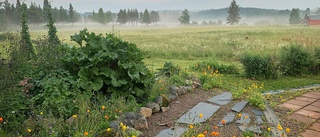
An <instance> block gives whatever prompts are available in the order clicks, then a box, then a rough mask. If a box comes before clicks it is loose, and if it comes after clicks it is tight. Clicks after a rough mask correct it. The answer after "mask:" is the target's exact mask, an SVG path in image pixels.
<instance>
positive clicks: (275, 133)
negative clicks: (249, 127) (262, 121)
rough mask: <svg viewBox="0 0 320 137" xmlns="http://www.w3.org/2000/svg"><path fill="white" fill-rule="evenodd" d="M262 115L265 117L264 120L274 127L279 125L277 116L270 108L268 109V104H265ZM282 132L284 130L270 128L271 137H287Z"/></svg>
mask: <svg viewBox="0 0 320 137" xmlns="http://www.w3.org/2000/svg"><path fill="white" fill-rule="evenodd" d="M263 113H264V115H265V116H266V119H267V121H268V122H269V123H271V124H273V125H275V126H277V125H278V124H280V122H279V119H278V117H277V115H276V114H275V113H274V111H273V110H272V108H271V107H270V105H269V104H268V103H266V110H265V111H264V112H263ZM284 131H285V130H278V129H276V128H272V130H271V132H272V134H273V136H281V135H282V134H283V136H284V137H287V134H286V133H285V132H284Z"/></svg>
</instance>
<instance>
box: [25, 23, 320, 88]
mask: <svg viewBox="0 0 320 137" xmlns="http://www.w3.org/2000/svg"><path fill="white" fill-rule="evenodd" d="M88 30H89V31H90V32H95V33H96V34H98V33H102V34H105V33H116V34H117V36H119V37H120V38H122V39H124V40H126V41H129V42H131V43H135V44H136V45H137V46H138V48H140V49H141V50H142V51H143V52H144V53H145V57H146V58H145V59H144V62H145V63H146V65H147V66H148V68H149V69H150V70H151V71H152V72H156V71H157V69H159V68H162V67H163V64H164V63H165V62H172V63H173V64H175V65H177V66H181V67H182V68H185V69H188V68H190V67H191V66H194V65H196V64H197V63H198V62H202V61H206V60H214V61H218V62H219V63H222V64H234V65H236V66H237V67H239V69H240V71H242V65H241V64H240V62H239V58H240V56H241V55H242V54H243V53H246V52H254V53H259V54H260V53H261V54H271V55H272V56H278V54H280V53H279V51H280V49H281V48H282V47H285V46H288V45H289V44H292V43H293V44H299V45H303V46H304V47H307V48H308V49H310V50H312V49H313V48H315V47H319V46H320V28H319V27H309V26H234V27H232V26H190V27H173V28H163V27H137V28H131V27H114V28H112V27H111V26H109V27H107V26H101V27H100V28H97V27H92V28H90V27H88ZM78 32H79V29H72V28H71V29H58V35H59V37H60V38H61V39H63V40H64V42H65V43H67V44H69V45H75V43H73V42H71V41H70V35H73V34H75V33H78ZM45 34H46V30H40V31H31V36H32V37H33V38H35V37H37V36H40V35H45ZM223 79H226V81H230V82H231V83H237V82H238V81H248V83H252V82H256V83H266V84H265V86H266V87H265V88H266V90H269V89H282V88H292V87H299V86H303V85H309V84H315V83H319V81H320V78H319V77H318V76H305V77H294V78H292V77H282V78H279V79H276V80H267V81H255V80H249V79H246V80H243V77H240V78H239V77H238V76H234V75H231V76H227V77H224V78H223ZM268 83H270V85H269V84H268ZM228 84H230V83H228ZM225 88H227V89H228V88H229V87H225Z"/></svg>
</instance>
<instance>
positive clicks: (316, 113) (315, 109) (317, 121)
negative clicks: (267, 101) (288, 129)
mask: <svg viewBox="0 0 320 137" xmlns="http://www.w3.org/2000/svg"><path fill="white" fill-rule="evenodd" d="M279 107H284V108H287V109H291V110H293V111H294V112H293V113H292V114H291V115H289V116H288V118H289V119H292V120H296V121H299V122H303V123H306V124H311V126H310V127H308V128H307V129H306V130H305V131H304V132H302V133H301V135H302V136H303V137H320V92H315V91H310V92H307V93H305V94H302V95H301V96H299V97H296V98H294V99H291V100H289V101H287V102H284V103H283V104H280V105H279Z"/></svg>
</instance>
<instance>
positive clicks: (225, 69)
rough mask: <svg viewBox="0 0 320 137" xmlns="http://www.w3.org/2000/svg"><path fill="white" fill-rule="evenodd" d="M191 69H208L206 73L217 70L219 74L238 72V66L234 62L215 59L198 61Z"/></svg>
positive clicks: (201, 70)
mask: <svg viewBox="0 0 320 137" xmlns="http://www.w3.org/2000/svg"><path fill="white" fill-rule="evenodd" d="M191 69H192V70H196V71H199V72H204V71H208V72H207V73H210V72H211V71H216V70H218V71H219V73H221V74H239V73H240V72H239V68H237V66H236V65H234V64H228V65H226V64H222V63H219V62H217V61H215V60H210V61H202V62H198V63H197V64H196V65H194V66H192V67H191Z"/></svg>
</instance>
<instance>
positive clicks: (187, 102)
mask: <svg viewBox="0 0 320 137" xmlns="http://www.w3.org/2000/svg"><path fill="white" fill-rule="evenodd" d="M221 93H223V91H221V90H219V89H215V90H211V91H204V90H201V89H196V90H195V91H193V92H191V93H187V94H185V95H182V96H180V97H179V98H177V99H176V100H173V101H171V104H170V110H169V111H167V112H163V113H162V112H160V113H155V114H153V115H152V116H151V118H149V119H148V126H149V128H148V129H146V130H142V131H141V132H143V135H144V136H145V137H154V136H156V135H157V134H158V133H159V132H160V131H161V130H164V129H168V128H172V127H174V124H176V123H175V121H176V120H177V119H179V118H180V116H182V115H183V114H184V113H186V112H188V111H189V110H190V109H191V108H193V107H194V106H195V105H197V104H198V103H199V102H206V100H207V99H209V98H211V97H213V96H215V95H217V94H221ZM237 102H239V101H232V102H230V103H228V104H227V105H223V106H221V107H220V109H219V110H218V111H217V112H216V113H215V114H214V115H213V116H212V117H211V118H210V119H208V120H207V121H206V123H202V124H201V126H200V127H198V129H197V131H199V133H201V132H204V131H218V132H219V133H220V136H225V137H230V136H234V135H235V136H240V134H241V132H240V131H239V130H238V127H237V126H238V125H236V124H228V125H226V126H225V127H223V128H219V129H218V130H215V129H213V128H214V126H215V125H217V124H218V123H219V122H220V121H221V120H222V119H223V117H224V116H226V115H227V113H229V112H231V111H230V109H231V108H232V107H233V106H234V104H235V103H237ZM251 109H252V107H251V106H250V105H249V104H248V105H247V106H246V107H245V108H244V110H243V112H246V113H249V114H250V112H251V111H250V110H251ZM179 126H180V127H188V125H185V124H180V125H179ZM208 134H210V133H208Z"/></svg>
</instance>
